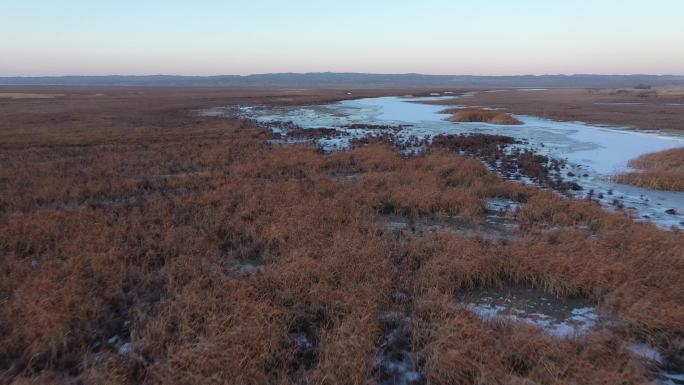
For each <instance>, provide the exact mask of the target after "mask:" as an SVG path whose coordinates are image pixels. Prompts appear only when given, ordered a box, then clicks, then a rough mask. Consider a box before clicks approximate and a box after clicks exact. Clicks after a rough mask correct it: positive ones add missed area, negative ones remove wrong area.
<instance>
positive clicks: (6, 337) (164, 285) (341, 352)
mask: <svg viewBox="0 0 684 385" xmlns="http://www.w3.org/2000/svg"><path fill="white" fill-rule="evenodd" d="M6 92H36V93H38V92H40V93H45V94H50V93H59V94H64V95H65V96H63V97H60V98H53V99H0V116H2V117H3V119H2V120H0V383H3V384H4V383H8V384H27V383H32V384H54V383H83V384H140V383H142V384H162V383H163V384H195V383H197V384H223V383H235V384H265V383H269V384H369V383H392V381H397V380H398V379H403V380H404V381H407V382H406V383H409V384H424V383H429V384H453V383H460V384H483V383H491V384H532V383H538V384H578V383H581V384H617V383H619V384H644V383H648V382H649V381H651V380H654V379H655V378H656V376H657V372H658V371H663V370H667V371H678V372H682V371H684V360H683V359H682V357H684V279H682V278H684V234H682V233H681V232H679V231H664V230H661V229H658V228H657V227H656V226H654V225H652V224H649V223H636V222H634V221H633V220H631V219H630V218H628V217H627V216H626V215H625V214H624V213H622V212H621V211H619V210H618V211H617V212H616V213H608V212H606V211H604V210H603V209H602V208H601V206H600V205H599V204H597V203H596V202H594V201H592V200H591V199H586V200H570V199H566V198H563V197H561V196H560V195H558V194H556V193H554V192H551V191H546V190H541V189H539V188H536V187H532V186H523V185H521V184H518V183H514V182H510V181H505V180H503V179H501V178H499V177H498V176H496V175H495V174H493V173H491V172H489V171H488V170H487V169H486V168H485V166H484V165H483V164H482V162H480V160H478V159H475V156H474V155H473V156H467V155H458V154H456V152H455V151H454V149H455V148H459V149H462V148H463V147H464V146H466V145H468V146H471V147H472V146H474V144H471V143H470V142H471V141H472V139H469V138H466V137H456V136H447V137H442V138H441V143H442V144H443V145H440V146H435V147H433V148H428V149H427V150H426V151H425V152H424V153H420V154H416V155H414V156H405V155H400V154H398V153H397V151H395V150H394V149H393V148H391V147H390V146H388V145H387V144H386V143H385V144H384V143H382V142H380V141H379V142H380V143H369V144H364V143H356V146H355V147H354V148H353V149H351V150H348V151H341V152H336V153H332V154H324V153H323V152H322V151H320V150H319V149H317V148H315V147H314V146H312V145H310V144H297V145H283V144H280V143H279V142H278V141H277V140H275V139H276V138H275V137H274V136H273V134H272V133H271V132H270V131H269V130H268V129H267V128H265V127H261V126H259V125H257V124H256V123H255V122H254V121H250V120H241V119H236V118H235V119H231V118H213V117H202V116H200V115H198V114H197V110H198V109H202V108H207V107H215V106H226V105H259V104H308V103H323V102H329V101H333V100H340V99H345V98H349V97H361V96H380V95H389V94H405V93H409V92H415V90H414V91H412V90H391V91H383V90H365V91H364V90H355V91H354V94H353V95H351V96H350V95H347V94H346V93H345V92H344V91H340V90H332V91H330V90H269V89H219V88H213V89H193V88H186V89H180V88H102V89H95V88H73V89H68V88H55V89H45V88H40V91H37V90H31V89H29V90H26V89H22V90H14V89H12V90H9V89H8V90H7V91H6ZM423 92H425V90H423ZM427 92H429V90H427ZM507 92H518V93H519V94H520V95H521V98H523V99H525V98H536V97H538V96H539V95H540V93H539V92H519V91H507ZM557 92H558V93H557V94H555V95H560V96H554V97H558V98H568V100H569V101H570V100H575V99H573V98H577V97H578V96H577V95H578V94H577V93H570V91H557ZM564 92H569V93H568V94H565V93H564ZM574 92H581V91H574ZM501 94H504V93H491V95H495V97H497V98H498V97H500V96H501ZM95 95H100V96H95ZM481 95H482V94H478V96H476V98H475V99H474V102H475V101H480V102H481V101H482V99H478V98H483V97H488V96H481ZM485 95H489V94H485ZM516 95H517V94H516ZM562 95H565V96H562ZM595 97H596V98H598V97H599V96H595ZM497 100H501V99H497ZM532 100H533V99H527V102H526V103H528V104H525V103H523V102H522V101H521V102H520V103H522V104H520V106H523V107H525V106H526V108H530V111H531V110H532V108H533V106H532V103H533V101H532ZM460 101H461V102H462V101H463V99H462V100H460ZM510 103H513V104H511V105H510V107H509V106H507V108H510V110H511V111H512V112H519V111H518V110H516V107H515V105H517V104H516V103H519V101H518V100H517V99H513V101H510ZM583 103H584V102H583ZM495 104H501V102H498V103H495ZM521 108H522V107H521ZM535 108H540V107H535ZM558 111H560V109H559V110H558ZM611 111H612V110H611ZM618 116H619V117H620V118H622V119H626V118H627V117H626V116H624V115H613V114H612V112H611V113H608V115H606V117H607V118H606V119H611V117H618ZM603 118H604V117H602V119H603ZM616 119H617V118H616ZM638 122H639V121H635V122H634V123H633V124H638ZM661 123H662V122H661ZM663 124H664V123H663ZM501 140H503V139H501ZM457 145H458V146H457ZM464 154H469V155H472V154H475V152H473V153H472V154H471V153H469V152H464ZM496 200H504V201H506V202H510V204H511V205H514V206H517V208H516V209H514V210H509V209H506V210H501V211H497V210H493V209H492V208H491V202H492V201H496ZM492 216H494V217H495V218H496V219H497V221H499V222H496V223H494V224H492V223H490V222H488V218H491V217H492ZM497 223H504V224H505V226H503V225H501V226H499V225H498V224H497ZM493 226H494V227H496V229H497V231H498V233H497V236H496V237H492V236H491V234H492V233H491V232H490V230H491V228H492V227H493ZM506 287H523V288H529V289H534V290H537V291H539V292H541V293H545V294H546V295H549V296H552V297H554V298H556V299H557V300H558V301H569V300H581V301H584V302H586V303H588V304H590V306H592V307H595V308H596V309H597V312H598V313H599V314H601V320H600V321H598V322H597V324H596V325H595V327H593V328H592V329H591V330H589V331H588V332H587V333H586V334H583V335H578V336H575V337H571V338H558V337H556V336H553V335H549V334H548V333H545V332H544V330H542V329H541V328H538V327H535V326H534V325H530V324H525V323H520V322H491V321H487V320H483V319H481V318H479V317H478V316H477V315H476V314H475V313H473V312H472V311H470V310H468V308H467V307H466V306H465V305H464V304H462V303H460V302H459V301H460V300H459V298H461V297H462V296H464V295H467V294H468V293H473V292H475V291H477V290H483V289H491V290H497V289H501V288H506ZM635 344H636V346H645V345H648V346H651V347H653V348H655V349H657V351H658V352H659V361H660V362H659V363H657V362H654V360H648V359H646V358H644V357H643V355H642V356H639V355H637V354H634V350H635V349H634V348H633V346H635Z"/></svg>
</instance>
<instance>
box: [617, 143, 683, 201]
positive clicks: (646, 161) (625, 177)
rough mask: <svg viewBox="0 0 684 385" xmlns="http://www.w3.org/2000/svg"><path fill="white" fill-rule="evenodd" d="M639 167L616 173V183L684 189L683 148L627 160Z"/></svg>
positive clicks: (661, 188) (659, 188)
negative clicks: (630, 170) (632, 170)
mask: <svg viewBox="0 0 684 385" xmlns="http://www.w3.org/2000/svg"><path fill="white" fill-rule="evenodd" d="M629 165H630V166H631V167H634V168H636V169H639V170H640V171H637V172H628V173H622V174H619V175H616V176H615V177H614V179H615V181H616V182H618V183H625V184H631V185H635V186H640V187H645V188H650V189H655V190H669V191H684V148H675V149H671V150H666V151H662V152H657V153H653V154H646V155H642V156H640V157H638V158H636V159H632V160H631V161H630V162H629Z"/></svg>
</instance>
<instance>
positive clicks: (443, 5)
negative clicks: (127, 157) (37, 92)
mask: <svg viewBox="0 0 684 385" xmlns="http://www.w3.org/2000/svg"><path fill="white" fill-rule="evenodd" d="M289 71H292V72H311V71H350V72H376V73H406V72H420V73H432V74H497V75H498V74H543V73H569V74H570V73H604V74H626V73H653V74H664V73H669V74H684V1H682V0H649V1H646V0H643V1H636V0H575V1H552V0H516V1H513V0H506V1H504V0H490V1H483V0H480V1H476V0H465V1H458V0H413V1H407V0H376V1H371V0H365V1H360V0H346V1H342V0H340V1H329V0H318V1H305V0H289V1H275V0H250V1H242V0H229V1H218V0H194V1H177V0H164V1H162V0H137V1H134V0H118V1H114V0H111V1H97V0H89V1H86V0H0V76H15V75H65V74H87V75H96V74H157V73H164V74H194V75H214V74H250V73H264V72H289Z"/></svg>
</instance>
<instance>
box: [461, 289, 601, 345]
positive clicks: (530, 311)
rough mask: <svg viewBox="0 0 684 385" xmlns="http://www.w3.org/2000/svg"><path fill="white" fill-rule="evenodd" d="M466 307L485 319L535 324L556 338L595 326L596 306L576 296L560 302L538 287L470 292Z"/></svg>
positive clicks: (579, 334) (596, 318) (572, 334)
mask: <svg viewBox="0 0 684 385" xmlns="http://www.w3.org/2000/svg"><path fill="white" fill-rule="evenodd" d="M470 294H471V295H472V297H473V298H472V299H471V301H470V302H468V301H467V299H466V298H464V300H466V302H467V305H466V309H468V310H470V311H472V312H473V313H475V314H476V315H477V316H478V317H480V318H482V319H484V320H488V321H495V320H505V321H512V322H523V323H526V324H530V325H535V326H537V327H539V328H541V329H543V330H544V331H545V332H547V333H548V334H550V335H553V336H555V337H559V338H568V337H573V336H581V335H584V334H586V333H588V332H589V331H590V330H591V329H593V328H594V327H595V326H596V323H597V322H598V320H599V316H598V313H596V309H595V308H593V307H591V306H588V303H586V301H582V300H579V299H573V300H566V301H561V300H559V299H556V298H554V297H551V296H549V295H547V294H545V293H543V292H541V291H539V290H535V289H525V288H508V289H506V290H482V291H480V292H477V293H470Z"/></svg>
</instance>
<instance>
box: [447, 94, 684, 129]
mask: <svg viewBox="0 0 684 385" xmlns="http://www.w3.org/2000/svg"><path fill="white" fill-rule="evenodd" d="M493 91H496V92H487V91H476V92H475V94H474V96H473V97H472V98H462V99H455V100H453V104H456V105H467V106H474V107H481V106H485V107H496V108H503V109H504V110H505V111H506V112H509V113H513V114H522V115H535V116H541V117H544V118H549V119H554V120H565V121H582V122H587V123H595V124H608V125H618V126H630V127H636V128H640V129H658V130H666V131H673V132H684V87H657V88H653V89H633V88H624V89H577V88H575V89H548V90H543V89H542V90H525V89H502V90H493ZM439 104H445V103H444V102H440V103H439Z"/></svg>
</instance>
